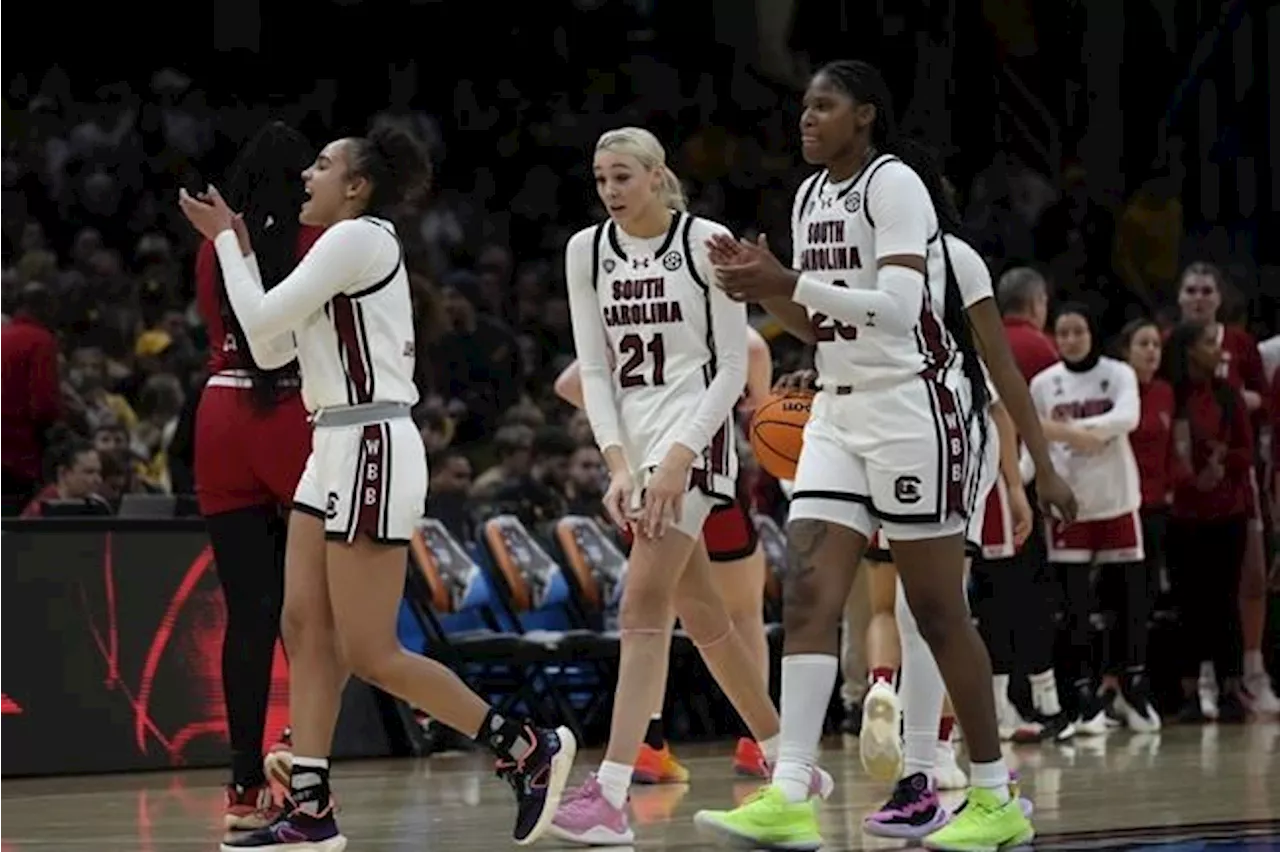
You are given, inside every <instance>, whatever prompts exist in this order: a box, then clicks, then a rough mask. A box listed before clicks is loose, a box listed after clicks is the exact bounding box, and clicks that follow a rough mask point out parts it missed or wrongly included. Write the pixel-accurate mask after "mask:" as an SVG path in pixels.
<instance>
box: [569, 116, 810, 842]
mask: <svg viewBox="0 0 1280 852" xmlns="http://www.w3.org/2000/svg"><path fill="white" fill-rule="evenodd" d="M665 159H666V156H665V152H664V151H663V149H662V145H661V143H659V142H658V140H657V139H656V138H655V137H654V136H653V134H652V133H649V132H648V131H647V130H643V129H640V128H635V127H627V128H621V129H619V130H613V131H610V132H608V133H605V134H604V135H603V136H601V137H600V139H599V141H598V142H597V143H596V151H595V157H594V170H595V176H596V190H597V193H598V195H599V196H600V200H601V201H602V202H603V203H604V205H605V207H606V209H607V210H608V213H609V221H607V222H604V223H602V224H600V225H596V226H592V227H589V228H585V229H583V230H582V231H579V232H578V233H577V234H575V235H574V236H573V238H572V239H570V240H569V245H568V248H567V250H566V256H565V278H566V282H567V285H568V290H569V307H570V311H571V314H572V320H573V337H574V344H575V346H576V348H577V350H578V359H579V362H580V364H581V374H582V390H583V396H584V401H585V403H586V410H587V416H588V418H589V419H590V421H591V429H592V433H593V434H594V436H595V439H596V442H597V443H598V444H599V445H600V449H601V452H602V453H603V455H604V457H605V462H606V464H607V465H608V467H609V472H610V484H609V490H608V491H607V492H606V494H605V499H604V503H605V509H606V510H607V511H608V512H609V514H610V516H611V517H612V518H613V520H614V522H615V523H617V524H618V525H619V526H624V527H626V526H629V527H630V528H631V529H632V530H633V531H634V532H635V543H634V544H633V546H632V548H631V554H630V556H629V557H628V560H627V582H626V587H625V589H624V590H623V595H622V603H621V607H620V612H619V626H620V632H621V634H622V635H621V639H622V651H621V657H620V661H619V673H618V684H617V687H616V689H615V694H614V705H613V706H614V709H613V719H612V724H611V728H610V736H609V745H608V747H607V748H606V750H605V756H604V761H603V762H602V763H601V765H600V768H599V769H598V771H597V772H595V773H594V774H593V775H591V776H590V777H589V778H588V779H587V780H586V782H585V783H584V784H583V785H582V786H581V787H579V788H577V789H576V790H574V791H572V792H571V793H569V794H567V795H566V796H565V800H564V803H563V804H562V805H561V808H560V812H559V813H558V814H557V815H556V818H555V822H554V824H553V826H552V831H553V832H554V833H555V835H556V836H557V837H559V838H560V839H562V840H567V841H570V842H574V843H582V844H586V845H626V844H630V843H632V842H633V840H634V834H633V832H632V831H631V826H630V823H629V820H628V818H627V812H626V802H627V792H628V789H629V787H630V784H631V777H632V772H633V769H634V761H635V758H636V754H637V752H638V751H639V748H640V744H641V742H642V740H643V737H644V732H645V728H646V726H647V724H648V722H649V716H650V713H651V712H652V710H653V708H655V707H656V706H658V702H659V701H660V700H661V696H662V692H663V690H664V688H665V684H666V674H667V658H668V653H669V650H670V644H671V628H672V624H673V622H674V617H675V616H676V615H677V614H678V615H679V617H680V621H681V623H682V624H683V626H684V629H685V631H686V632H687V633H688V634H689V637H690V639H692V640H693V642H694V644H695V645H696V646H697V647H698V649H699V651H700V652H701V654H702V657H703V659H704V660H705V661H706V663H707V667H708V669H710V671H711V672H712V674H713V675H714V676H715V678H716V681H717V682H718V683H719V684H720V687H721V688H722V689H723V690H724V692H725V694H726V695H727V696H728V697H729V699H730V701H732V702H733V704H734V707H735V708H736V709H737V710H738V713H739V715H741V716H742V719H743V721H744V722H745V723H746V725H747V727H748V728H750V730H751V732H752V734H753V736H754V737H755V738H756V740H757V741H758V742H760V743H761V746H762V748H763V749H764V750H765V752H766V754H771V752H772V750H773V749H774V748H776V741H777V730H778V717H777V711H776V710H775V709H774V707H773V704H772V703H771V702H770V700H769V696H768V693H767V692H766V691H765V689H764V683H763V681H762V679H761V677H760V672H759V669H758V667H756V666H755V665H754V664H753V663H752V660H751V655H750V654H749V652H748V650H747V648H746V645H745V643H744V641H743V637H741V636H739V635H738V634H737V632H736V631H735V630H734V627H733V622H732V621H731V620H730V619H729V615H728V613H727V612H726V610H725V607H724V603H723V601H722V600H721V599H720V597H719V596H718V595H717V593H716V590H715V586H714V584H713V581H712V579H711V569H710V565H709V564H708V559H707V554H706V548H705V546H704V545H703V544H702V543H701V535H702V526H703V523H704V522H705V521H706V519H707V516H708V515H709V514H710V513H711V510H712V508H713V507H715V506H716V505H717V504H721V503H728V502H731V501H732V500H733V498H734V494H735V489H734V484H735V478H736V475H737V464H738V460H737V454H736V447H735V445H734V440H733V431H732V430H733V421H732V413H733V407H734V404H735V403H736V402H737V400H738V397H739V396H740V395H741V393H742V388H743V385H744V383H745V381H746V363H747V357H746V322H747V319H746V311H745V309H744V308H743V307H742V306H741V305H739V304H735V303H734V302H733V301H732V300H730V299H729V298H728V297H727V296H725V295H724V293H722V292H721V291H720V290H719V289H718V288H716V287H715V286H714V285H713V284H712V280H711V275H712V269H711V264H710V262H709V260H708V257H707V249H706V241H707V240H708V239H709V238H710V237H711V236H712V235H715V234H724V235H727V234H728V232H727V231H726V229H724V228H723V227H722V226H720V225H717V224H715V223H714V222H708V221H707V220H705V219H699V218H697V217H694V216H690V215H688V214H687V213H685V212H683V209H684V206H685V204H684V194H683V191H682V190H681V188H680V183H679V181H678V179H677V178H676V177H675V175H674V174H672V172H671V170H670V169H668V168H667V166H666V163H665ZM817 779H818V776H817V775H816V774H815V775H814V776H812V778H811V784H812V786H814V788H815V789H814V792H815V793H816V792H829V788H830V784H829V780H828V782H827V783H826V784H825V785H824V784H823V783H819V782H818V781H817ZM824 788H825V789H824Z"/></svg>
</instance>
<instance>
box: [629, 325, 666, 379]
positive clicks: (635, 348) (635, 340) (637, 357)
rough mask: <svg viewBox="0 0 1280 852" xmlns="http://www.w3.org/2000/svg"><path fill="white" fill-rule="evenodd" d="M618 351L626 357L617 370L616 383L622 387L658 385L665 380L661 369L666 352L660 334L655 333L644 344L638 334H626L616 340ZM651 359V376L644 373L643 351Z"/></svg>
mask: <svg viewBox="0 0 1280 852" xmlns="http://www.w3.org/2000/svg"><path fill="white" fill-rule="evenodd" d="M618 351H619V352H621V353H622V355H623V356H624V357H625V358H626V360H625V361H623V362H622V369H620V370H619V371H618V384H620V385H621V386H622V387H624V388H638V387H644V386H645V385H653V386H655V387H656V386H658V385H661V384H663V383H664V382H665V380H664V379H663V376H662V370H663V368H664V367H665V366H666V365H667V352H666V350H665V349H664V348H663V346H662V335H661V334H655V335H654V336H653V338H652V339H650V341H649V342H648V343H647V344H646V343H645V342H644V338H642V337H641V336H640V335H638V334H628V335H626V336H625V337H623V338H622V339H621V340H619V341H618ZM646 352H647V353H648V354H649V356H650V357H652V359H653V370H652V377H651V378H646V377H645V375H644V362H645V353H646Z"/></svg>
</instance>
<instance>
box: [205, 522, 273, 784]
mask: <svg viewBox="0 0 1280 852" xmlns="http://www.w3.org/2000/svg"><path fill="white" fill-rule="evenodd" d="M205 523H206V525H207V527H208V530H209V540H210V542H211V543H212V544H213V555H214V559H215V561H216V562H217V569H218V580H219V582H221V584H222V594H223V597H224V599H225V600H226V606H227V630H226V633H225V634H224V636H223V640H222V691H223V694H224V695H225V697H226V702H227V724H228V728H229V729H230V739H231V776H232V778H231V780H232V783H234V784H240V785H242V786H245V787H253V786H257V785H259V784H262V783H263V782H264V781H265V780H266V779H265V776H264V774H263V770H262V745H263V743H262V738H263V729H264V728H265V727H266V724H267V701H268V697H269V694H270V689H271V664H272V662H273V660H274V658H275V646H276V638H277V637H278V636H279V635H280V609H281V607H282V606H283V604H284V545H285V537H286V530H287V528H286V526H285V521H284V519H283V518H282V517H281V516H280V512H279V510H278V509H277V508H276V507H274V506H255V507H252V508H249V509H239V510H236V511H234V512H224V513H222V514H218V515H210V516H209V517H207V518H205Z"/></svg>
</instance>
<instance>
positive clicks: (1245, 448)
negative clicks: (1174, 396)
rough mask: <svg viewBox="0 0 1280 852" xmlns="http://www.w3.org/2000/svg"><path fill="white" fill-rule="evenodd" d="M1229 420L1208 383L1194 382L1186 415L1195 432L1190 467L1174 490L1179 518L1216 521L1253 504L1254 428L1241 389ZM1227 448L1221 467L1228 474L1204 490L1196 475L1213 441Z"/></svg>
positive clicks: (1175, 507)
mask: <svg viewBox="0 0 1280 852" xmlns="http://www.w3.org/2000/svg"><path fill="white" fill-rule="evenodd" d="M1232 392H1233V393H1234V394H1235V405H1234V406H1233V415H1234V416H1232V417H1231V418H1230V420H1227V419H1226V418H1225V417H1224V416H1223V411H1222V409H1221V408H1220V407H1219V405H1218V400H1217V399H1216V398H1215V397H1214V394H1213V388H1212V386H1211V385H1210V384H1209V383H1208V382H1201V383H1197V384H1195V385H1194V386H1193V387H1192V388H1191V395H1190V396H1189V397H1188V398H1187V407H1186V417H1187V422H1188V425H1189V427H1190V432H1191V471H1190V475H1189V476H1188V477H1187V478H1186V479H1184V480H1183V481H1181V482H1179V483H1178V484H1177V485H1176V486H1175V488H1174V492H1173V511H1172V514H1173V516H1174V517H1176V518H1185V519H1188V520H1216V519H1220V518H1230V517H1235V516H1238V515H1247V514H1249V512H1250V511H1251V508H1252V506H1253V486H1252V484H1251V477H1252V475H1253V453H1254V449H1253V429H1252V427H1250V425H1249V415H1248V413H1247V412H1246V411H1245V407H1244V398H1243V397H1242V396H1240V392H1239V391H1238V390H1235V389H1234V388H1233V389H1232ZM1217 443H1221V444H1224V445H1225V446H1226V455H1225V457H1224V459H1223V462H1222V466H1223V467H1224V468H1225V469H1226V474H1225V475H1224V476H1223V478H1222V481H1221V482H1219V483H1218V485H1217V486H1216V487H1215V488H1213V489H1211V490H1209V491H1201V490H1200V489H1199V488H1198V487H1197V486H1196V482H1195V480H1196V476H1197V475H1198V474H1199V472H1200V470H1201V469H1203V468H1204V466H1205V464H1206V463H1207V461H1208V459H1209V455H1210V453H1211V452H1212V447H1213V445H1214V444H1217Z"/></svg>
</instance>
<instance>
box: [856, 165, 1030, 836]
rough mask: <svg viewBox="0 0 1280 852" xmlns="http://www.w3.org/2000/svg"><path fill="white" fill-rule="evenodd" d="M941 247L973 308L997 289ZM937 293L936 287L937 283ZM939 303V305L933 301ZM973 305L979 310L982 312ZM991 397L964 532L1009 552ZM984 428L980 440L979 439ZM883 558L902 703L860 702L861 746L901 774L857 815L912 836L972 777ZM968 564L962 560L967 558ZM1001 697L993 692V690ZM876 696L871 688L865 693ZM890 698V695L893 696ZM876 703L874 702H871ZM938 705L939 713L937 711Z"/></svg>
mask: <svg viewBox="0 0 1280 852" xmlns="http://www.w3.org/2000/svg"><path fill="white" fill-rule="evenodd" d="M903 150H904V152H906V151H908V150H909V153H908V156H907V159H906V160H904V162H908V164H909V165H911V166H912V168H913V170H914V171H916V173H917V174H918V175H919V176H920V177H921V180H922V182H923V183H924V184H925V187H926V189H929V190H930V196H931V197H932V198H933V199H935V201H934V203H935V205H936V209H937V210H938V217H939V220H940V221H941V223H942V227H943V230H944V232H945V231H946V230H948V229H950V228H951V227H954V226H955V225H958V223H959V214H958V213H956V211H955V209H954V206H953V204H952V203H951V201H950V200H949V198H948V197H947V196H946V195H945V194H943V193H942V192H941V191H940V189H939V188H938V187H935V186H934V181H936V180H937V179H938V177H939V172H938V170H937V168H936V166H935V165H934V164H933V163H932V160H931V158H926V152H923V151H919V152H917V151H915V150H913V149H903ZM942 239H943V248H944V250H945V255H946V260H947V262H948V265H949V267H950V269H949V272H948V275H954V280H955V291H956V293H958V294H959V298H960V301H961V303H962V304H963V305H964V307H965V309H966V310H967V311H975V307H974V306H975V305H979V304H982V303H986V305H987V306H988V307H989V306H990V305H991V302H992V300H993V299H994V293H993V290H992V287H991V273H990V271H989V270H988V269H987V265H986V263H985V262H984V261H983V260H982V258H981V256H980V255H979V254H978V253H977V252H976V251H974V250H973V248H972V247H971V246H969V244H968V243H966V242H964V241H963V240H961V239H960V238H959V237H956V236H954V235H952V234H950V233H944V235H943V237H942ZM932 295H933V296H934V301H935V303H936V302H938V301H939V299H938V297H940V296H942V292H935V293H933V294H932ZM935 308H936V309H938V310H940V311H941V310H943V309H944V306H943V305H937V304H935ZM980 311H981V308H978V309H977V310H976V311H975V312H980ZM988 394H989V398H990V405H989V409H988V412H987V415H986V416H987V417H988V418H989V420H988V422H987V423H986V425H985V429H986V431H987V433H988V435H992V436H994V439H992V440H988V441H987V442H986V444H985V445H983V448H984V450H985V457H984V458H983V460H982V466H981V469H980V471H979V472H978V474H977V477H978V485H977V488H976V491H975V493H974V500H973V503H972V506H971V508H970V513H969V520H968V528H967V531H966V539H967V540H968V545H969V548H970V550H971V552H982V553H984V554H989V555H991V556H1009V555H1011V554H1012V553H1013V551H1014V549H1015V548H1016V547H1018V546H1019V545H1021V543H1022V542H1023V541H1024V540H1025V539H1026V537H1027V535H1028V534H1029V533H1030V531H1031V522H1032V515H1031V508H1030V506H1029V505H1028V504H1027V500H1026V495H1025V493H1024V492H1023V485H1022V476H1021V472H1020V470H1019V467H1018V438H1017V430H1016V428H1015V427H1014V424H1013V421H1012V418H1011V417H1010V416H1009V412H1008V411H1007V410H1006V409H1005V407H1004V404H1003V403H1002V402H1001V401H1000V400H999V397H998V394H997V393H996V391H995V388H994V387H990V386H988ZM980 431H981V430H978V432H979V434H978V441H979V443H981V434H980ZM885 538H886V537H885V530H884V528H883V527H881V529H880V530H879V531H878V532H877V534H876V536H875V539H876V544H877V546H878V547H880V548H883V549H884V550H886V551H887V550H888V549H889V543H888V542H887V541H886V540H885ZM885 556H886V557H888V559H886V561H887V562H889V564H888V566H887V567H880V568H878V569H876V570H879V571H881V572H891V573H892V575H894V576H893V577H892V582H894V583H895V584H896V587H897V588H896V590H895V592H894V594H893V605H894V609H895V615H896V619H895V620H896V624H897V630H898V637H899V642H900V644H901V647H902V653H903V665H902V678H901V695H902V711H901V716H899V713H898V709H897V706H896V697H895V696H894V695H893V694H892V693H889V694H888V695H883V693H882V695H881V696H879V697H880V700H881V703H882V704H889V707H890V711H891V712H890V713H889V714H887V715H889V716H890V719H889V720H888V724H886V723H885V720H884V719H883V718H878V717H883V716H885V715H886V714H885V713H884V712H882V711H877V708H874V707H871V708H869V709H868V710H867V711H865V716H864V723H863V732H862V738H861V740H862V748H863V750H864V764H866V763H874V762H875V761H873V760H869V759H868V757H875V756H877V755H878V756H880V760H879V761H878V762H879V763H881V764H884V765H889V766H892V768H893V769H894V770H895V771H897V772H898V773H899V774H898V775H897V778H898V782H897V784H896V785H895V787H894V791H893V793H892V795H891V796H890V797H889V800H888V801H887V802H886V803H885V804H884V805H883V806H882V807H881V808H880V809H879V810H877V811H875V812H873V813H871V814H869V815H868V816H867V817H866V818H865V819H864V820H863V829H864V830H865V831H866V832H867V833H868V834H874V835H878V836H881V837H895V838H907V839H916V838H920V837H924V836H925V835H927V834H929V833H930V832H931V831H933V830H934V829H937V828H939V827H941V826H942V825H943V824H945V823H946V821H947V819H948V818H949V815H948V813H947V811H946V809H945V808H944V807H943V806H942V804H941V802H940V801H939V799H938V796H937V793H936V790H937V789H939V788H941V789H948V788H952V787H963V786H965V785H966V784H967V781H968V779H967V778H966V777H965V774H964V772H963V771H962V770H961V769H960V768H959V766H957V765H956V761H955V752H954V750H953V748H952V746H951V742H950V739H951V733H952V731H951V728H952V724H953V722H954V719H953V717H952V713H951V712H950V711H948V710H947V709H946V707H945V702H944V701H943V695H944V684H943V680H942V675H941V673H940V672H939V670H938V664H937V662H936V661H935V660H934V657H933V653H932V652H931V651H930V649H929V646H928V643H927V642H926V640H925V639H924V636H923V635H922V634H921V632H920V628H919V624H918V622H917V621H916V618H915V616H914V614H913V613H912V611H911V608H910V606H908V605H907V596H906V593H905V591H904V589H903V587H902V578H901V576H899V575H898V572H897V571H896V570H894V567H893V565H892V562H891V561H889V560H891V559H892V554H890V553H887V552H886V553H885ZM967 567H968V566H966V568H967ZM996 697H997V698H998V695H997V696H996ZM872 698H873V696H872V695H871V694H868V701H869V702H870V701H871V699H872ZM890 702H894V703H890ZM873 711H876V712H873ZM939 711H942V720H941V722H939V720H938V713H939ZM900 718H901V721H903V723H904V724H903V726H902V745H901V746H900V745H899V734H898V721H899V719H900ZM1019 804H1020V805H1021V806H1022V809H1023V812H1024V814H1026V815H1027V816H1030V812H1031V804H1030V802H1028V801H1027V800H1025V799H1020V801H1019Z"/></svg>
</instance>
